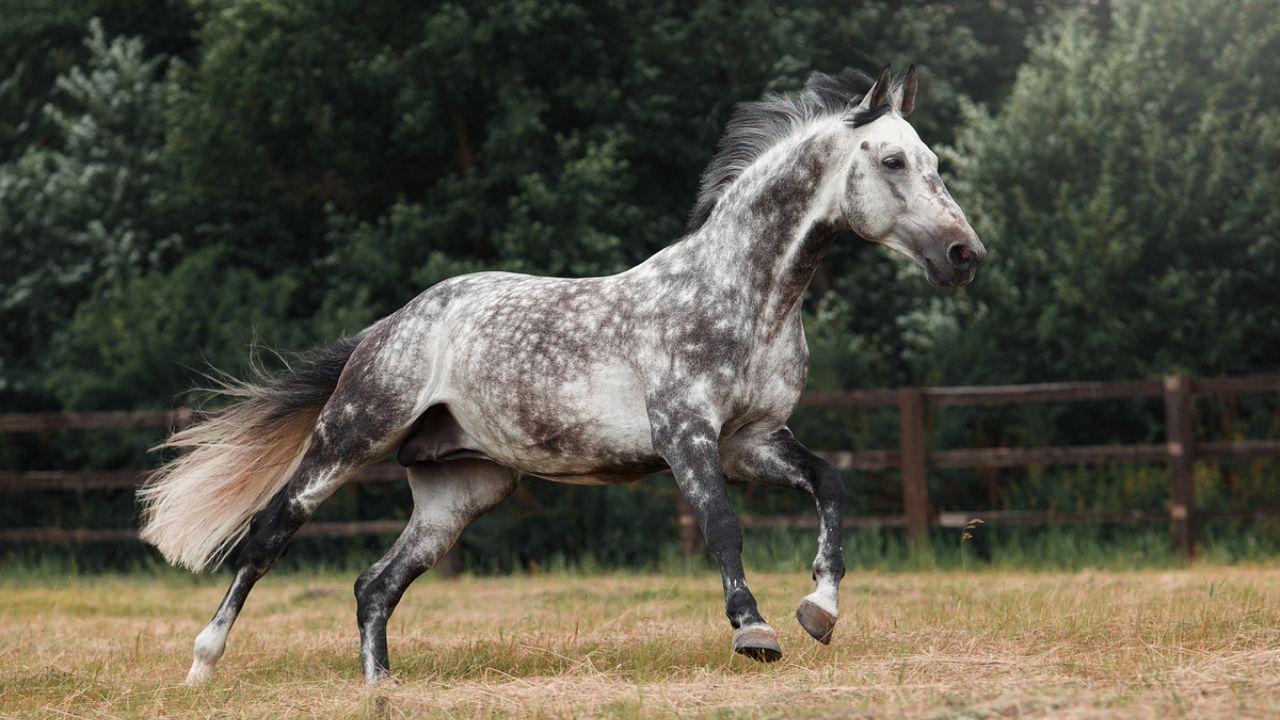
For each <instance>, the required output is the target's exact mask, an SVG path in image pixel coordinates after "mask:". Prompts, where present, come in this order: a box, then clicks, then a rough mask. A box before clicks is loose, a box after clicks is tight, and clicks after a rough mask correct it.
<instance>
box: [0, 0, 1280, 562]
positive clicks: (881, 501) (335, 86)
mask: <svg viewBox="0 0 1280 720" xmlns="http://www.w3.org/2000/svg"><path fill="white" fill-rule="evenodd" d="M0 15H2V16H3V17H4V22H3V23H0V410H4V411H15V410H36V409H93V408H101V409H122V408H129V407H156V406H168V405H171V404H174V403H175V402H181V401H182V400H181V399H176V396H177V395H178V393H181V392H182V391H184V390H186V389H187V388H189V387H190V386H191V385H192V384H193V383H195V382H196V381H197V380H198V376H197V372H198V371H199V369H200V368H202V367H204V366H205V364H206V363H212V364H214V365H216V366H218V367H222V368H225V369H228V370H231V371H232V372H238V371H241V370H243V368H244V367H245V364H246V361H247V357H248V351H249V348H250V346H251V345H253V344H254V343H261V344H265V345H267V346H270V347H279V348H286V349H301V348H305V347H307V346H311V345H315V344H318V343H324V342H328V341H331V340H333V339H334V338H336V337H338V336H340V335H343V334H346V333H350V332H353V331H355V330H358V329H359V328H361V327H363V326H364V325H366V324H367V323H369V322H370V321H372V320H374V319H376V318H378V317H380V316H382V315H384V314H386V313H388V312H390V311H392V310H394V309H395V308H397V307H399V306H400V305H401V304H403V303H404V302H406V301H407V300H409V299H410V298H412V297H413V296H414V295H415V294H416V293H417V292H419V291H420V290H421V289H423V288H425V287H427V286H429V285H430V284H432V283H434V282H436V281H438V280H440V279H442V278H444V277H448V276H450V275H454V274H458V273H463V272H469V271H473V270H479V269H498V268H501V269H512V270H522V271H529V272H537V273H550V274H561V275H589V274H599V273H609V272H615V271H617V270H620V269H623V268H625V267H628V266H630V265H632V264H634V263H636V262H638V261H640V260H642V259H643V258H644V257H646V256H647V255H648V254H650V253H652V252H654V251H655V250H657V249H659V248H661V247H662V246H664V245H665V244H667V243H669V242H671V241H672V240H674V239H676V238H678V237H679V236H680V235H681V233H682V228H683V225H684V219H685V217H686V214H687V211H688V208H689V206H690V204H691V202H692V199H693V194H694V190H695V187H696V182H697V178H698V175H699V172H700V171H701V168H702V166H703V165H704V164H705V163H706V161H707V160H708V159H709V157H710V155H711V153H712V151H713V149H714V147H715V142H716V139H717V136H718V134H719V132H720V130H721V128H722V127H723V123H724V121H725V119H726V118H727V116H728V114H729V112H730V111H731V109H732V106H733V104H734V103H735V102H737V101H740V100H744V99H749V98H754V97H757V96H759V95H760V94H761V93H763V92H765V91H789V90H794V89H796V88H798V87H799V86H800V85H801V83H802V82H803V79H804V77H805V75H806V74H807V73H808V72H809V71H811V70H813V69H824V70H834V69H839V68H840V67H842V66H845V65H855V66H860V67H863V68H867V69H873V68H875V67H878V66H879V65H880V64H882V63H884V62H888V61H893V62H894V63H895V64H897V65H899V66H902V65H905V64H906V63H908V62H912V61H914V62H916V63H917V64H918V65H919V66H920V72H921V77H922V90H921V97H920V103H919V109H918V110H917V114H916V115H915V116H913V118H912V119H913V121H914V122H915V123H916V125H917V127H918V129H919V130H920V131H921V134H922V136H923V137H924V138H925V140H926V142H929V143H930V144H931V145H933V146H934V147H937V148H940V149H942V150H943V155H944V164H945V169H946V170H947V171H948V175H949V181H950V184H951V186H952V189H953V192H954V194H955V195H956V197H957V199H958V200H959V202H960V203H961V205H962V206H964V207H966V208H967V209H968V210H969V211H970V213H971V215H972V216H973V218H974V220H975V226H976V227H977V229H978V231H979V233H980V234H982V235H983V237H984V239H985V241H986V243H987V245H988V247H989V249H990V251H991V254H990V258H989V260H988V266H987V267H986V268H984V269H983V271H982V272H981V274H980V277H979V279H978V282H977V283H976V284H975V285H974V286H973V287H972V288H970V289H967V290H964V291H961V292H958V293H943V292H939V291H933V290H931V289H929V288H928V287H927V286H926V285H925V284H924V283H923V281H922V279H921V278H920V276H919V272H918V271H917V270H916V269H914V268H911V267H908V266H906V265H904V264H903V263H902V262H899V261H897V260H895V259H893V258H891V257H889V256H888V255H887V254H886V253H885V252H883V251H882V250H880V249H878V248H874V247H872V246H869V245H868V244H866V243H864V242H862V241H860V240H859V239H857V238H854V237H849V238H844V239H842V241H841V242H839V243H837V246H836V247H835V248H834V249H833V251H832V252H831V253H830V256H829V258H828V262H827V264H826V266H825V268H824V270H823V271H822V273H821V274H820V276H819V277H818V278H817V281H816V282H815V284H814V293H813V297H812V298H811V299H810V301H809V303H808V305H807V308H808V311H809V318H808V321H809V326H810V341H811V344H812V346H813V354H814V368H813V373H812V382H811V384H812V385H813V386H815V387H821V388H828V389H829V388H838V387H848V388H854V387H882V386H890V385H898V384H940V383H945V384H963V383H989V382H1018V381H1037V380H1065V379H1107V378H1130V377H1154V376H1158V375H1160V374H1163V373H1167V372H1170V371H1176V370H1181V371H1188V372H1192V373H1201V374H1207V373H1224V372H1225V373H1240V372H1259V371H1274V370H1275V358H1276V357H1280V313H1278V312H1277V311H1276V304H1277V303H1276V300H1277V299H1278V296H1277V293H1276V291H1275V290H1274V285H1273V282H1272V281H1271V278H1274V277H1276V276H1277V271H1280V267H1277V264H1278V263H1280V246H1278V245H1277V243H1280V239H1278V235H1280V210H1277V209H1276V207H1277V206H1276V204H1275V202H1274V198H1275V197H1276V195H1277V191H1280V175H1278V174H1277V172H1276V168H1277V166H1280V79H1278V78H1280V40H1278V38H1280V6H1276V5H1275V4H1273V3H1254V2H1245V1H1244V0H1215V1H1213V2H1194V1H1193V0H1171V1H1170V2H1166V3H1159V4H1151V3H1142V2H1138V1H1137V0H1123V1H1122V0H1115V2H1103V1H1100V0H1080V1H1079V2H1072V3H1063V2H1052V1H1051V0H1008V1H1005V2H990V1H989V0H968V1H966V2H942V1H940V0H936V1H931V0H867V1H866V2H859V3H855V4H853V6H852V7H850V6H849V4H847V3H839V2H834V1H827V0H813V1H810V2H802V3H793V4H787V5H785V6H781V5H775V4H774V3H771V2H757V1H755V0H746V1H745V2H744V1H736V2H727V1H722V0H708V1H707V2H700V3H678V2H653V3H621V2H570V1H567V0H565V1H561V0H497V1H495V2H487V3H466V2H463V3H425V4H423V3H396V2H380V3H379V2H375V3H368V2H354V1H353V0H308V1H306V2H303V1H300V0H202V1H200V2H190V3H188V2H181V1H179V0H152V1H149V2H145V3H120V2H113V1H112V0H79V1H78V2H73V3H65V4H54V3H49V2H47V0H44V1H41V0H0ZM1151 410H1152V408H1151V407H1150V406H1147V405H1143V404H1141V403H1135V404H1133V406H1132V407H1126V408H1123V409H1122V411H1121V412H1114V408H1102V409H1097V408H1095V409H1088V408H1086V409H1084V410H1079V409H1074V410H1068V409H1065V408H1054V409H1051V410H1050V411H1047V412H1040V411H1029V410H1028V411H1016V412H1015V411H1002V412H999V413H988V414H978V413H968V414H963V413H953V414H950V415H947V416H946V417H942V418H935V419H934V422H935V423H936V430H937V432H936V433H935V441H936V442H939V443H945V444H950V445H974V444H982V443H992V442H1017V441H1035V442H1047V443H1065V442H1073V441H1087V442H1104V441H1108V440H1114V441H1134V440H1139V439H1142V437H1141V436H1142V435H1143V434H1144V433H1146V434H1148V435H1149V434H1150V433H1151V432H1152V430H1151V428H1152V427H1154V426H1153V425H1151V422H1150V420H1151V418H1152V417H1158V415H1156V416H1153V415H1152V413H1151ZM1205 414H1206V418H1207V417H1209V415H1212V417H1213V418H1214V419H1215V422H1216V425H1215V427H1223V428H1227V430H1226V431H1230V432H1236V431H1239V432H1243V430H1241V428H1248V427H1252V428H1253V429H1254V432H1255V434H1256V433H1257V430H1258V428H1259V427H1262V428H1265V429H1267V430H1270V431H1274V430H1275V429H1276V428H1275V427H1274V422H1275V421H1274V419H1270V420H1269V419H1268V418H1267V416H1266V411H1265V410H1264V409H1260V408H1255V407H1253V406H1251V405H1247V404H1246V405H1245V406H1244V407H1233V408H1231V409H1230V411H1229V412H1225V413H1224V412H1221V411H1220V409H1217V408H1206V409H1205ZM1219 416H1221V417H1219ZM1206 418H1202V420H1204V419H1206ZM1219 420H1220V422H1218V421H1219ZM1250 422H1252V425H1250V424H1249V423H1250ZM1232 423H1234V424H1232ZM798 425H799V429H800V430H801V432H802V435H804V436H805V437H806V439H808V440H810V441H811V443H812V444H814V445H818V446H826V447H849V446H852V445H858V446H863V447H873V446H877V445H879V446H883V445H884V444H885V442H887V441H888V442H891V441H892V437H893V435H892V433H891V432H888V429H890V428H891V427H892V425H893V423H892V418H888V419H887V421H886V420H885V419H884V418H879V417H876V416H863V415H851V414H830V415H826V416H810V417H801V418H799V419H798ZM851 438H852V439H851ZM886 438H887V440H886ZM71 440H72V438H60V439H59V438H49V437H41V438H35V437H19V436H0V462H3V463H5V464H6V465H8V466H11V467H55V466H61V465H68V466H83V465H92V466H99V467H118V466H123V465H129V464H133V465H138V464H140V463H143V462H145V459H144V458H143V456H142V453H141V451H140V448H141V444H140V443H137V442H134V443H131V444H130V443H123V444H122V443H121V442H119V439H118V438H103V437H99V436H93V437H85V436H83V435H80V436H76V437H75V438H74V442H71ZM68 446H74V449H72V450H68V449H67V447H68ZM1255 471H1256V468H1255ZM1141 472H1145V471H1141ZM1141 472H1139V474H1141ZM1255 474H1256V472H1255ZM1125 477H1127V478H1133V477H1134V475H1133V474H1132V473H1130V474H1128V475H1125ZM853 480H854V482H856V483H858V486H859V488H860V489H861V490H862V492H859V493H858V494H857V498H856V499H855V501H854V502H855V508H854V509H855V510H856V511H870V510H892V508H893V506H894V504H895V503H896V502H897V500H896V496H895V494H894V491H893V489H892V488H893V487H894V485H895V483H894V482H892V478H889V477H870V478H866V477H860V478H857V479H853ZM986 480H987V482H985V483H977V484H975V483H972V482H968V480H965V481H964V482H959V483H951V482H950V480H939V481H938V482H944V481H945V482H947V483H948V484H949V485H948V487H949V489H948V490H947V492H946V493H943V494H942V495H941V497H945V498H948V501H950V502H954V503H956V504H958V505H959V506H960V507H980V506H991V505H992V503H995V504H997V505H1000V504H1010V503H1015V504H1018V503H1020V504H1023V505H1028V506H1035V505H1045V504H1052V503H1055V502H1058V501H1060V500H1061V501H1062V502H1075V503H1076V504H1080V503H1081V502H1084V503H1086V504H1097V503H1099V502H1102V503H1105V502H1111V501H1114V502H1121V501H1123V502H1124V503H1150V502H1153V501H1154V502H1159V500H1158V499H1156V500H1153V497H1158V496H1153V495H1152V493H1151V492H1150V487H1149V486H1151V485H1152V484H1151V483H1148V485H1147V486H1144V485H1142V482H1134V483H1128V484H1125V483H1120V484H1119V485H1122V486H1124V487H1127V488H1129V489H1128V490H1125V491H1117V490H1114V486H1115V485H1116V484H1115V483H1112V484H1110V485H1108V484H1107V483H1101V482H1100V483H1097V485H1098V486H1097V487H1092V486H1091V492H1092V491H1096V492H1097V493H1098V494H1097V495H1096V496H1094V497H1093V498H1092V499H1090V498H1085V497H1084V496H1082V495H1081V493H1079V492H1076V493H1075V494H1074V495H1072V496H1070V497H1067V496H1065V495H1063V492H1062V491H1061V489H1056V488H1055V487H1051V486H1053V483H1052V482H1051V481H1044V482H1042V483H1040V484H1036V483H1032V484H1031V486H1030V487H1032V488H1033V489H1034V490H1033V491H1031V492H1028V491H1027V490H1026V487H1027V486H1026V485H1022V486H1019V487H1021V488H1022V490H1020V491H1019V490H1015V489H1012V488H1010V487H1007V486H1006V485H1005V484H1004V483H1001V482H995V481H993V480H991V479H990V478H987V479H986ZM1032 480H1034V478H1032ZM952 484H954V485H955V487H951V485H952ZM1102 486H1106V487H1102ZM1154 486H1155V487H1158V483H1155V484H1154ZM975 487H976V488H980V490H973V489H972V488H975ZM1144 487H1145V488H1146V490H1144V489H1142V488H1144ZM956 488H959V489H956ZM965 488H971V489H965ZM1108 488H1110V489H1108ZM760 492H761V491H758V490H752V491H751V493H752V494H753V495H754V494H757V493H760ZM1126 493H1127V494H1126ZM28 500H29V502H28V501H24V502H20V503H18V504H17V505H16V506H14V507H13V508H11V509H10V510H9V511H7V512H9V513H10V515H8V516H6V517H12V518H13V523H12V524H43V523H45V522H48V521H51V518H52V519H61V518H68V520H67V521H68V522H72V523H73V524H74V523H75V522H76V520H75V517H76V516H75V513H72V512H70V511H65V507H64V508H62V509H59V507H58V506H57V502H50V498H47V497H41V498H28ZM671 502H672V498H671V496H670V495H669V486H668V485H667V484H665V483H661V482H658V483H647V484H644V485H641V486H639V487H638V488H615V489H609V490H607V491H601V490H577V489H572V488H569V489H564V488H554V487H549V486H546V485H544V484H533V485H531V487H530V488H527V489H526V490H524V491H522V493H521V497H518V498H517V503H515V504H514V506H513V508H514V509H508V510H506V511H505V514H500V515H497V516H495V517H494V518H490V519H487V520H486V521H485V522H484V523H482V524H481V526H480V527H479V528H477V531H476V532H475V533H473V536H472V537H473V540H472V541H473V542H474V543H476V544H477V545H485V544H491V545H492V546H493V547H494V548H497V547H510V546H511V545H512V544H517V545H518V546H519V547H521V548H524V549H523V550H522V551H521V552H520V553H517V554H513V555H510V556H508V557H507V561H510V562H528V561H531V560H536V559H538V558H545V557H547V556H549V555H550V554H552V553H561V554H565V555H568V556H571V557H576V556H581V555H584V554H590V555H593V556H597V557H603V558H606V559H608V560H610V561H617V562H633V561H637V560H643V559H644V558H645V557H646V553H651V552H652V550H651V549H650V548H651V547H652V543H651V542H646V541H645V540H644V538H643V537H641V536H642V535H643V528H644V527H645V523H646V522H648V521H650V520H653V519H655V518H660V519H661V520H660V522H669V519H668V518H669V515H670V512H669V509H670V505H671ZM751 502H766V501H763V500H759V499H754V498H753V499H751ZM767 502H774V503H776V502H784V503H792V499H784V500H778V499H776V498H775V499H773V500H769V501H767ZM405 503H406V497H405V496H404V494H403V493H401V492H400V491H399V489H396V490H394V491H393V490H390V489H381V488H361V489H350V490H348V491H344V494H343V495H340V496H339V497H337V498H335V500H334V502H333V503H331V504H332V505H334V506H335V507H334V508H332V509H330V510H328V512H333V513H335V514H339V515H344V516H348V517H354V516H379V515H394V514H403V512H404V511H405V510H406V508H405ZM793 504H794V505H795V509H797V510H799V509H802V508H804V507H805V506H806V505H807V502H806V501H803V500H802V499H798V498H797V499H795V502H794V503H793ZM89 507H90V509H88V510H86V511H85V512H83V513H81V514H80V516H79V517H81V518H83V517H85V516H89V517H91V518H93V519H90V520H87V521H82V522H84V523H85V524H91V525H123V524H126V523H127V520H126V518H128V517H130V516H131V513H132V506H131V501H130V498H129V497H128V495H127V493H120V494H119V497H116V498H114V499H109V500H108V501H104V502H103V503H102V504H101V505H99V506H98V507H96V508H94V507H93V506H92V504H90V505H89ZM64 511H65V512H64ZM6 524H9V521H8V520H6ZM485 538H489V540H488V541H486V540H485ZM513 540H514V541H515V542H514V543H513V542H512V541H513Z"/></svg>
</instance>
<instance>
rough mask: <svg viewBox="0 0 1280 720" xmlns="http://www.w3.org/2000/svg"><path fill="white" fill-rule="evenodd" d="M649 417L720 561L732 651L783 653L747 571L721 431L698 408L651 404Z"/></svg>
mask: <svg viewBox="0 0 1280 720" xmlns="http://www.w3.org/2000/svg"><path fill="white" fill-rule="evenodd" d="M649 420H650V423H651V426H652V430H653V445H654V449H655V450H657V452H658V454H659V455H661V456H662V457H663V459H664V460H666V461H667V464H668V465H670V466H671V472H672V474H674V475H675V478H676V484H677V485H678V486H679V487H680V492H681V493H682V494H683V495H684V496H685V498H686V499H687V500H688V501H689V505H690V506H692V507H693V512H694V514H695V515H696V516H697V518H698V525H699V526H701V528H702V535H703V537H705V538H706V541H707V546H708V547H710V548H711V552H712V553H713V554H714V555H715V556H716V560H718V561H719V563H720V576H721V579H722V580H723V582H724V609H725V614H726V615H728V616H729V622H730V624H732V625H733V627H734V634H733V649H734V650H735V651H736V652H738V653H741V654H742V655H746V656H747V657H749V658H752V659H753V660H761V661H764V662H773V661H774V660H777V659H778V658H780V657H782V650H781V648H779V647H778V638H777V635H776V634H775V633H774V632H773V628H771V627H769V624H768V623H766V622H765V621H764V618H763V617H761V616H760V611H759V610H758V609H757V608H756V599H755V597H754V596H753V595H752V594H751V590H750V589H749V588H747V579H746V576H745V573H744V572H743V569H742V528H740V527H739V526H738V518H737V517H736V516H734V514H733V508H732V507H731V506H730V504H729V495H728V493H727V492H726V490H725V477H724V472H723V471H722V470H721V469H720V453H719V449H718V442H717V441H718V435H719V429H718V428H717V427H716V426H715V424H714V423H712V422H711V421H710V420H708V419H707V418H706V417H705V415H704V414H702V413H701V412H699V411H697V410H693V409H688V408H679V407H668V406H663V405H660V404H655V403H650V408H649Z"/></svg>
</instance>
